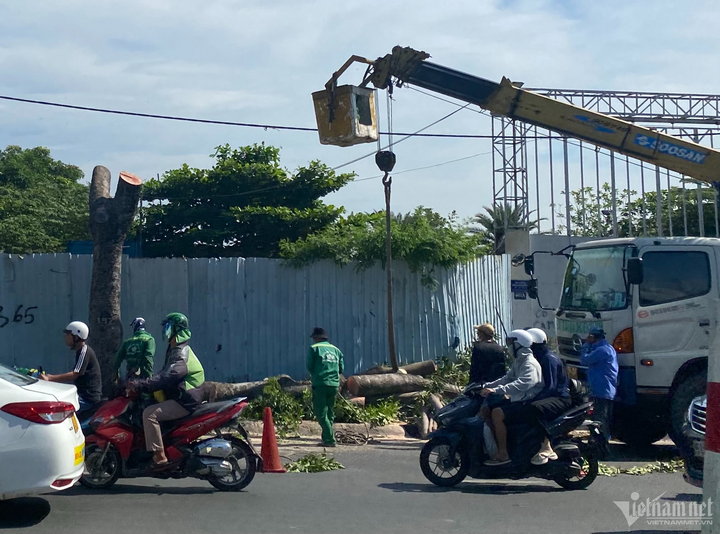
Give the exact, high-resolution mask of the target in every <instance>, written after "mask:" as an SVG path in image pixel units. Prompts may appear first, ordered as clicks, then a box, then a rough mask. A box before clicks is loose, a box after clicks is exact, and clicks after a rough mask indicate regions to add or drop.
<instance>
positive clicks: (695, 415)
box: [690, 402, 706, 434]
mask: <svg viewBox="0 0 720 534" xmlns="http://www.w3.org/2000/svg"><path fill="white" fill-rule="evenodd" d="M705 410H706V408H705V406H703V405H701V404H700V403H698V402H693V403H692V407H691V408H690V426H691V427H692V429H693V430H694V431H695V432H699V433H700V434H705Z"/></svg>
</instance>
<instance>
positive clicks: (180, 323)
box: [162, 312, 190, 341]
mask: <svg viewBox="0 0 720 534" xmlns="http://www.w3.org/2000/svg"><path fill="white" fill-rule="evenodd" d="M189 326H190V324H189V322H188V318H187V317H185V315H183V314H182V313H178V312H173V313H170V314H168V316H167V317H165V319H164V320H163V322H162V327H163V339H165V341H168V340H170V339H172V338H173V337H175V336H177V335H178V334H179V333H181V332H183V331H188V336H187V337H188V338H189V337H190V336H189ZM183 337H185V336H183Z"/></svg>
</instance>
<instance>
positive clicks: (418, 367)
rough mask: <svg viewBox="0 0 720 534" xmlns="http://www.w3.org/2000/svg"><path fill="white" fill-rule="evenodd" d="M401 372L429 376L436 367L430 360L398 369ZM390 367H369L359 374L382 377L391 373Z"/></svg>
mask: <svg viewBox="0 0 720 534" xmlns="http://www.w3.org/2000/svg"><path fill="white" fill-rule="evenodd" d="M400 369H402V370H403V371H405V372H406V373H407V374H409V375H417V376H430V375H431V374H433V373H434V372H435V371H437V365H435V362H434V361H432V360H426V361H424V362H417V363H411V364H408V365H403V366H402V367H400ZM392 372H393V370H392V367H385V366H380V365H378V366H376V367H371V368H370V369H368V370H367V371H365V372H364V373H361V374H363V375H382V374H388V373H392Z"/></svg>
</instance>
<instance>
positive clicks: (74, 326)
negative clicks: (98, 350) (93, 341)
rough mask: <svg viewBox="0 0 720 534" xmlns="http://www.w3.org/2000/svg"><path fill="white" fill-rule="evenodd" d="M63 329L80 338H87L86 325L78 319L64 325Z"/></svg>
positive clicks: (88, 331)
mask: <svg viewBox="0 0 720 534" xmlns="http://www.w3.org/2000/svg"><path fill="white" fill-rule="evenodd" d="M65 331H66V332H69V333H71V334H72V335H73V336H77V337H79V338H80V339H87V338H88V335H89V334H90V329H89V328H88V325H86V324H85V323H82V322H80V321H73V322H72V323H70V324H69V325H67V326H66V327H65Z"/></svg>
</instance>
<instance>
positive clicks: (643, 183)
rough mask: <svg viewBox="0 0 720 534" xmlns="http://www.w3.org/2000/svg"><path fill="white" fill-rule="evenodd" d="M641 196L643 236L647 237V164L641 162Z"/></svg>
mask: <svg viewBox="0 0 720 534" xmlns="http://www.w3.org/2000/svg"><path fill="white" fill-rule="evenodd" d="M640 194H641V195H642V227H643V236H647V210H646V208H645V164H644V163H643V162H642V161H641V162H640Z"/></svg>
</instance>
